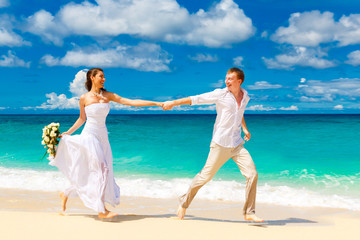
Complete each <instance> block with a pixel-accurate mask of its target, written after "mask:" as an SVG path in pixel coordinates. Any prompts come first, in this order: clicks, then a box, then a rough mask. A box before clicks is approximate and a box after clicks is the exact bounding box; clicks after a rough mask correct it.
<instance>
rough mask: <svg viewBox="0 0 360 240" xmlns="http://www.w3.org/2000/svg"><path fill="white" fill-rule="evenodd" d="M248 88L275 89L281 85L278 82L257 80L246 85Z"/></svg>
mask: <svg viewBox="0 0 360 240" xmlns="http://www.w3.org/2000/svg"><path fill="white" fill-rule="evenodd" d="M248 88H249V89H250V90H259V89H277V88H282V85H280V84H271V83H269V82H267V81H259V82H255V84H254V85H250V86H248Z"/></svg>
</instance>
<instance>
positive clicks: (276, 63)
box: [0, 0, 360, 114]
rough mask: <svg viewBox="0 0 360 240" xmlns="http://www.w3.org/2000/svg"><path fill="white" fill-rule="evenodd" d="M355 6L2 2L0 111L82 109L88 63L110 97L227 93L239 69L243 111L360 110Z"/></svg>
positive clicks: (181, 0)
mask: <svg viewBox="0 0 360 240" xmlns="http://www.w3.org/2000/svg"><path fill="white" fill-rule="evenodd" d="M358 9H359V3H358V1H356V0H342V1H338V0H327V1H325V0H317V1H310V0H292V1H288V0H242V1H240V0H239V1H234V0H222V1H220V0H218V1H213V0H202V1H191V0H177V1H176V0H89V1H79V0H75V1H67V0H59V1H48V0H31V1H29V0H28V1H25V0H22V1H21V0H11V1H10V0H0V70H1V76H2V77H1V79H0V81H1V83H2V86H3V91H2V94H0V114H8V113H23V114H33V113H76V112H78V97H79V95H81V94H82V93H83V92H84V91H85V89H84V88H83V81H84V78H83V77H84V74H85V69H89V68H92V67H102V68H103V69H104V71H105V77H106V83H105V87H106V89H108V90H109V91H112V92H116V93H117V94H119V95H120V96H123V97H127V98H141V99H148V100H157V101H165V100H171V99H176V98H180V97H185V96H190V95H196V94H200V93H204V92H208V91H212V90H213V89H215V88H222V87H225V85H224V77H225V75H226V71H227V69H229V68H230V67H233V66H237V67H240V68H242V69H243V70H244V71H245V76H246V78H245V82H244V84H243V87H244V88H245V89H247V90H248V92H249V94H250V97H251V100H250V102H249V104H248V107H247V112H248V113H270V114H271V113H360V102H359V100H360V68H359V66H360V12H359V10H358ZM112 109H113V110H112V113H122V112H123V113H124V112H126V113H127V112H136V113H162V112H161V111H159V109H157V108H147V109H146V110H144V109H141V110H140V109H139V108H129V107H126V106H121V105H119V104H117V105H113V106H112ZM175 112H176V113H212V112H214V106H194V107H189V106H182V107H177V108H176V109H175Z"/></svg>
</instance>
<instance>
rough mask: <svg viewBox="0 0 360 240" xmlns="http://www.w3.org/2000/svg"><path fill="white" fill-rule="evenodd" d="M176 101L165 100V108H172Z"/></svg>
mask: <svg viewBox="0 0 360 240" xmlns="http://www.w3.org/2000/svg"><path fill="white" fill-rule="evenodd" d="M174 105H175V103H174V101H167V102H164V104H163V106H162V107H163V110H164V111H166V110H171V109H172V108H173V107H174Z"/></svg>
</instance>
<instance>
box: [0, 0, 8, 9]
mask: <svg viewBox="0 0 360 240" xmlns="http://www.w3.org/2000/svg"><path fill="white" fill-rule="evenodd" d="M8 6H10V2H9V0H0V8H3V7H8Z"/></svg>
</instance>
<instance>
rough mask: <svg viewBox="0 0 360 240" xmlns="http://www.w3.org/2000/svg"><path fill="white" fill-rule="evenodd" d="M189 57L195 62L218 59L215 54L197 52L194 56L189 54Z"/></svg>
mask: <svg viewBox="0 0 360 240" xmlns="http://www.w3.org/2000/svg"><path fill="white" fill-rule="evenodd" d="M189 58H190V59H191V60H193V61H196V62H217V61H218V60H219V59H218V57H217V56H216V55H214V56H212V55H211V54H203V53H198V54H196V55H195V56H189Z"/></svg>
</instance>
